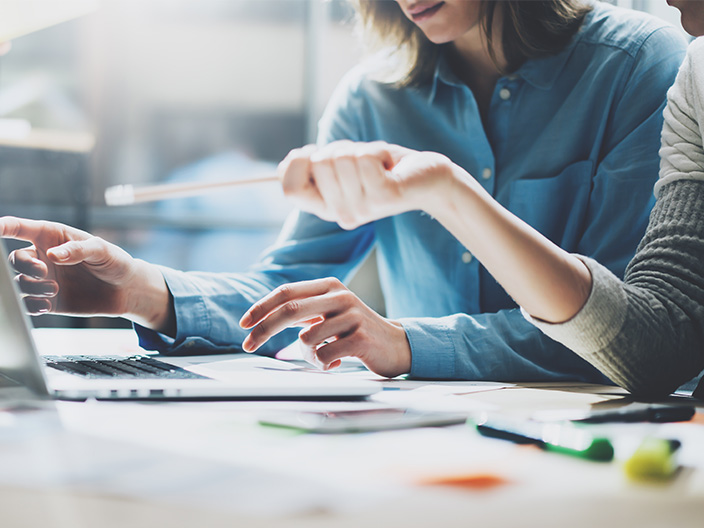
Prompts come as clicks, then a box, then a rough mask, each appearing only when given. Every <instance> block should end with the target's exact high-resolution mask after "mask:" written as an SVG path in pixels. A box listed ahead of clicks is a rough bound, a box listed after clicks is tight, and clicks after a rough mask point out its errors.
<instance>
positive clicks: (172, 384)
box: [0, 243, 381, 400]
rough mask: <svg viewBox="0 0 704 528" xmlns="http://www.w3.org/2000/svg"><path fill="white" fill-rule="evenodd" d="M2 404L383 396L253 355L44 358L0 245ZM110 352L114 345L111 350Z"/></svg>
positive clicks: (358, 383) (352, 381) (364, 384)
mask: <svg viewBox="0 0 704 528" xmlns="http://www.w3.org/2000/svg"><path fill="white" fill-rule="evenodd" d="M0 246H1V247H2V250H1V251H0V396H1V397H4V398H25V397H28V396H31V397H39V398H57V399H67V400H85V399H88V398H96V399H120V400H121V399H238V398H239V399H349V398H354V399H358V398H363V397H366V396H368V395H370V394H373V393H375V392H377V391H379V390H380V388H381V387H380V384H378V383H376V382H374V381H371V380H369V379H359V378H355V377H347V376H344V375H332V374H328V373H324V372H314V371H311V370H310V369H302V368H300V367H297V366H295V365H292V364H291V363H289V362H284V361H278V360H276V359H272V358H263V357H258V356H252V355H249V354H234V355H233V354H230V355H228V356H227V357H226V359H223V356H207V357H203V356H200V357H198V358H197V361H193V362H189V361H188V359H187V358H170V359H166V358H163V357H160V356H158V355H152V354H146V353H145V354H139V355H136V356H133V357H128V358H125V357H123V356H120V355H105V354H103V353H101V354H95V355H91V354H90V351H88V350H76V351H75V353H72V354H71V355H65V354H57V355H49V356H47V355H45V356H41V355H40V354H39V353H38V351H37V347H36V344H35V342H34V339H33V337H32V332H31V330H30V328H31V323H30V321H29V318H28V316H27V315H26V314H25V312H24V306H23V303H22V301H21V299H20V297H19V295H18V291H17V289H16V285H15V281H13V280H12V275H13V272H12V270H11V269H10V265H9V262H8V259H7V253H6V250H5V246H4V244H2V243H0ZM105 346H106V347H108V346H110V344H109V343H106V344H105Z"/></svg>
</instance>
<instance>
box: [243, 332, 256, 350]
mask: <svg viewBox="0 0 704 528" xmlns="http://www.w3.org/2000/svg"><path fill="white" fill-rule="evenodd" d="M242 349H243V350H244V351H245V352H254V351H255V350H256V349H257V346H256V343H255V342H254V339H252V337H251V334H250V335H248V336H247V337H246V338H245V340H244V341H242Z"/></svg>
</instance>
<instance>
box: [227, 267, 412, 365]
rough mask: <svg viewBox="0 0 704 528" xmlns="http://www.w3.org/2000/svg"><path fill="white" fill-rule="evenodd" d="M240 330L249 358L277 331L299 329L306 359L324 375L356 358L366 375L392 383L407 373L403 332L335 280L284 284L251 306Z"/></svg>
mask: <svg viewBox="0 0 704 528" xmlns="http://www.w3.org/2000/svg"><path fill="white" fill-rule="evenodd" d="M240 325H241V326H242V328H245V329H250V328H251V329H252V332H251V333H250V334H249V335H248V336H247V338H246V339H245V340H244V342H243V343H242V348H243V349H244V350H245V351H247V352H254V351H255V350H257V348H259V347H260V346H261V345H263V344H264V343H265V342H266V341H267V340H268V339H269V338H270V337H272V336H274V335H275V334H277V333H279V332H281V331H282V330H284V329H286V328H289V327H295V326H304V327H305V328H304V329H303V330H301V332H300V333H299V335H298V337H299V339H300V341H301V343H302V345H303V346H302V348H303V350H304V355H305V359H306V360H307V361H308V362H309V363H312V364H313V365H316V366H318V367H320V368H322V369H323V370H329V369H332V368H335V367H337V366H339V365H340V359H341V358H343V357H357V358H359V359H361V360H362V362H363V363H364V364H365V365H366V366H367V368H369V369H370V370H371V371H373V372H376V373H377V374H379V375H381V376H387V377H394V376H398V375H400V374H405V373H406V372H408V371H409V370H410V369H411V348H410V345H409V344H408V340H407V338H406V332H405V331H404V329H403V327H402V326H401V325H400V324H399V323H396V322H394V321H390V320H388V319H385V318H383V317H382V316H380V315H379V314H377V313H376V312H375V311H374V310H372V309H371V308H369V307H368V306H367V305H365V304H364V303H363V302H362V301H361V300H360V299H359V298H358V297H357V296H356V295H355V294H353V293H352V292H351V291H350V290H348V289H347V288H346V287H345V286H344V285H343V284H342V283H341V282H340V281H339V280H337V279H334V278H326V279H317V280H312V281H302V282H296V283H291V284H285V285H283V286H280V287H278V288H276V289H275V290H274V291H273V292H271V293H270V294H269V295H267V296H266V297H264V298H263V299H261V300H260V301H258V302H257V303H255V304H254V305H252V307H251V308H250V309H249V310H247V312H246V313H245V314H244V315H243V316H242V319H241V320H240Z"/></svg>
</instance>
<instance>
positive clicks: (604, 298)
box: [521, 255, 628, 355]
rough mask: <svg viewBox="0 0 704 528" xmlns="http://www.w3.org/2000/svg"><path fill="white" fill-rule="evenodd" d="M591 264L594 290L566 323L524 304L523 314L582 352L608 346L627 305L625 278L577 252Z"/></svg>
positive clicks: (553, 335)
mask: <svg viewBox="0 0 704 528" xmlns="http://www.w3.org/2000/svg"><path fill="white" fill-rule="evenodd" d="M575 256H576V257H577V258H579V259H580V260H581V261H582V262H584V263H585V264H586V266H587V268H589V272H590V273H591V276H592V290H591V292H590V293H589V298H588V299H587V302H586V303H585V304H584V306H583V307H582V309H581V310H580V311H579V312H577V314H576V315H575V316H574V317H572V319H570V320H568V321H565V322H564V323H548V322H546V321H542V320H540V319H536V318H534V317H531V316H530V315H529V314H528V313H527V312H526V311H525V310H523V308H521V312H522V313H523V316H524V317H525V318H526V319H528V321H530V322H531V323H532V324H534V325H535V326H537V327H538V328H539V329H540V330H541V331H542V332H543V333H544V334H545V335H547V336H548V337H550V338H552V339H554V340H555V341H558V342H560V343H562V344H563V345H565V346H566V347H567V348H570V349H572V350H575V349H579V350H580V355H585V354H592V353H595V352H598V351H599V350H602V349H604V348H606V347H607V346H608V345H609V344H610V343H611V341H613V339H614V338H615V337H616V336H617V335H618V333H619V332H620V331H621V327H622V326H623V323H624V320H625V318H626V311H627V309H628V303H627V297H626V293H625V291H624V289H623V281H621V279H619V278H618V277H616V275H614V274H613V273H611V272H610V271H609V270H608V269H607V268H605V267H604V266H602V265H601V264H599V263H598V262H596V261H595V260H593V259H590V258H589V257H585V256H582V255H575Z"/></svg>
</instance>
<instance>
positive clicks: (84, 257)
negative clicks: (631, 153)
mask: <svg viewBox="0 0 704 528" xmlns="http://www.w3.org/2000/svg"><path fill="white" fill-rule="evenodd" d="M46 255H47V257H49V259H50V260H51V261H52V262H53V263H54V264H58V265H64V266H66V265H75V264H80V263H81V262H86V263H87V264H94V265H98V264H102V263H105V262H106V261H107V260H108V258H107V244H106V243H105V241H104V240H102V239H100V238H98V237H91V238H88V239H86V240H72V241H70V242H66V243H65V244H61V245H59V246H56V247H53V248H50V249H48V250H47V251H46Z"/></svg>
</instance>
